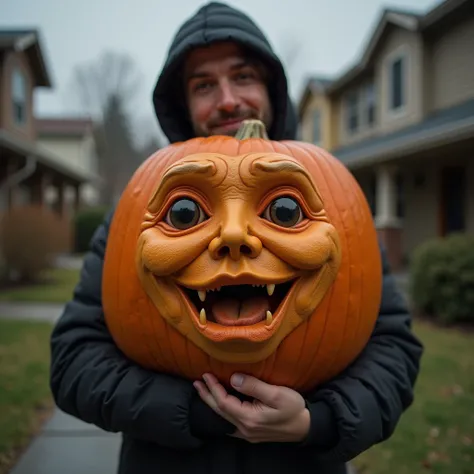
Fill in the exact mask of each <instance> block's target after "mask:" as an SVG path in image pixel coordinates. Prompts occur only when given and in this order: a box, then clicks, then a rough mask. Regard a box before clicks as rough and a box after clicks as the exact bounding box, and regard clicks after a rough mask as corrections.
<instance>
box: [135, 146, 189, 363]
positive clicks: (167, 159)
mask: <svg viewBox="0 0 474 474" xmlns="http://www.w3.org/2000/svg"><path fill="white" fill-rule="evenodd" d="M167 151H168V153H166V154H165V155H164V156H163V157H157V158H156V162H154V163H153V164H154V166H157V167H158V169H159V170H162V169H163V168H164V167H166V166H168V165H169V164H170V163H171V161H172V160H173V158H175V156H176V154H178V153H179V151H180V148H179V147H176V148H174V147H171V148H170V149H169V150H167ZM156 174H158V171H155V173H152V172H151V173H148V174H147V175H146V178H145V181H144V183H143V188H144V189H148V187H150V188H152V191H153V187H154V186H153V185H151V184H150V182H151V181H152V180H155V179H156ZM148 204H149V203H148V201H146V202H145V203H143V207H144V209H143V210H142V211H141V214H142V215H143V214H144V213H145V212H146V211H147V208H148ZM137 207H141V204H140V203H137ZM137 212H138V211H137ZM146 301H147V307H148V311H147V312H146V318H147V320H148V324H149V325H150V326H151V328H153V336H154V337H153V341H154V347H156V348H157V349H158V350H159V352H160V353H161V354H162V356H163V357H162V358H164V359H165V360H170V359H171V360H170V362H172V365H173V366H174V368H175V370H176V369H178V370H179V364H178V363H177V361H176V357H175V354H174V352H173V350H171V351H169V352H170V353H171V357H170V356H168V357H167V356H166V352H168V351H165V350H164V348H163V347H162V343H161V341H160V339H158V337H157V336H158V335H159V334H161V331H160V330H159V329H160V328H159V327H158V330H157V325H158V326H160V327H161V326H163V323H162V322H161V321H158V320H157V318H154V317H153V315H154V313H155V312H156V308H155V307H154V306H153V304H152V303H151V301H150V300H149V299H147V300H146ZM158 323H159V324H158ZM165 326H167V324H165ZM144 329H145V328H144ZM165 330H166V329H165ZM143 339H144V340H147V338H146V337H143ZM147 347H148V350H149V351H150V352H151V353H152V357H153V358H154V359H155V360H156V357H157V355H156V354H153V350H151V346H150V345H147Z"/></svg>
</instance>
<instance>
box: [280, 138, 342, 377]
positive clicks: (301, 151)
mask: <svg viewBox="0 0 474 474" xmlns="http://www.w3.org/2000/svg"><path fill="white" fill-rule="evenodd" d="M280 143H281V142H280ZM281 145H282V146H283V147H284V148H285V149H286V153H287V154H289V155H290V156H292V157H293V158H295V159H296V160H298V161H300V162H302V163H303V165H304V166H305V167H306V163H305V161H306V160H305V159H304V158H307V159H308V160H309V161H310V162H312V163H313V164H315V165H316V166H317V167H318V169H319V170H320V164H319V162H318V160H316V159H315V158H314V157H313V156H312V155H311V154H310V153H309V152H308V151H307V150H306V148H305V147H303V146H301V147H298V148H292V147H290V146H288V143H287V142H283V143H281ZM299 154H301V156H299ZM302 157H304V158H303V159H302ZM325 183H326V186H327V187H328V188H329V186H328V183H327V181H326V180H325ZM336 211H337V213H338V216H339V220H342V218H341V216H340V215H339V214H340V213H339V208H337V207H336ZM334 290H335V285H334V284H333V285H331V287H330V289H329V291H328V293H327V294H326V296H325V298H324V300H323V301H322V302H321V303H320V306H319V308H320V309H322V308H323V307H324V301H325V300H326V298H327V299H328V301H331V300H332V298H333V294H334ZM328 313H330V304H327V307H326V309H325V311H324V312H323V314H324V323H323V326H322V328H321V332H320V334H321V335H320V337H319V342H318V344H317V346H316V348H315V349H314V350H312V351H311V353H312V357H308V360H309V361H313V362H309V363H308V364H307V365H306V364H305V365H306V367H307V370H306V371H301V373H300V375H299V376H298V379H297V382H298V384H303V385H306V384H307V383H308V379H307V377H308V375H309V374H311V373H312V372H313V370H314V364H315V363H316V361H317V360H318V356H319V351H320V349H321V345H322V342H323V339H324V335H325V332H326V329H327V325H328V323H329V319H330V317H329V316H330V314H328ZM310 332H311V322H310V321H308V322H307V327H306V329H305V341H307V340H308V338H309V337H310V336H309V334H308V333H310ZM301 347H302V350H301V351H300V355H299V356H298V359H297V360H298V362H300V361H301V359H302V358H303V357H304V355H306V354H307V353H306V354H305V352H304V350H303V345H302V346H301ZM304 347H307V346H304ZM296 365H298V364H296Z"/></svg>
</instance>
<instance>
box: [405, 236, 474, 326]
mask: <svg viewBox="0 0 474 474" xmlns="http://www.w3.org/2000/svg"><path fill="white" fill-rule="evenodd" d="M410 267H411V268H410V293H411V300H412V302H413V305H414V307H415V310H416V311H418V312H420V313H423V314H424V315H426V316H429V317H431V318H432V319H434V320H435V321H437V322H439V323H442V324H453V323H471V324H474V236H472V235H466V234H453V235H450V236H449V237H446V238H443V239H434V240H430V241H427V242H425V243H423V244H421V245H420V246H419V247H418V248H417V249H416V250H415V252H414V254H413V259H412V262H411V265H410Z"/></svg>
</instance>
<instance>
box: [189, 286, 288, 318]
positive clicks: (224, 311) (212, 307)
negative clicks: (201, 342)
mask: <svg viewBox="0 0 474 474" xmlns="http://www.w3.org/2000/svg"><path fill="white" fill-rule="evenodd" d="M294 283H295V279H292V280H290V281H287V282H283V283H279V284H273V283H271V284H261V283H256V284H243V285H224V286H221V287H216V288H213V289H206V290H193V289H190V288H186V287H183V286H180V288H181V290H182V291H183V293H185V294H186V296H187V297H188V300H189V301H190V303H191V304H192V305H193V306H194V309H195V311H196V314H197V315H198V318H199V323H200V325H201V326H206V325H207V323H208V322H210V323H214V324H218V325H220V326H234V327H235V326H253V325H256V324H259V323H262V322H264V324H265V325H266V326H270V325H271V324H272V323H273V321H274V318H275V317H276V316H277V313H278V309H279V308H280V307H281V305H282V303H283V302H284V301H285V299H286V297H287V296H288V293H289V292H290V290H291V288H292V286H293V284H294Z"/></svg>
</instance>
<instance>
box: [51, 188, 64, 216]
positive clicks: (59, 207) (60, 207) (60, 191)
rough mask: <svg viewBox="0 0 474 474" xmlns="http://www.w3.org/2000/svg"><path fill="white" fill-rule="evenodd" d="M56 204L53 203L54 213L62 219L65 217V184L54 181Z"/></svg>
mask: <svg viewBox="0 0 474 474" xmlns="http://www.w3.org/2000/svg"><path fill="white" fill-rule="evenodd" d="M56 189H57V195H56V202H55V203H54V210H55V212H56V213H57V214H58V215H59V216H60V217H62V218H64V216H65V215H66V199H65V194H66V193H65V191H66V184H65V183H64V181H62V180H60V179H58V180H57V181H56Z"/></svg>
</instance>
